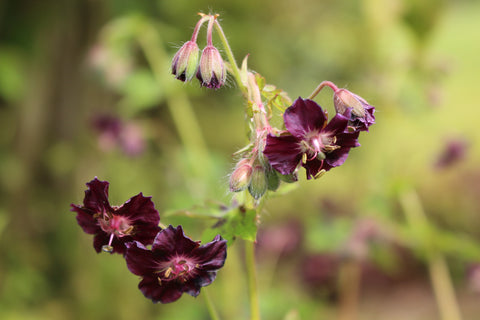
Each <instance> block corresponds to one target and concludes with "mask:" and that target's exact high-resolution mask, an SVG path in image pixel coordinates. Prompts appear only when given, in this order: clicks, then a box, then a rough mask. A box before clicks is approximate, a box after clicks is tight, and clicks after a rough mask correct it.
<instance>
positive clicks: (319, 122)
mask: <svg viewBox="0 0 480 320" xmlns="http://www.w3.org/2000/svg"><path fill="white" fill-rule="evenodd" d="M283 119H284V122H285V127H286V128H287V130H288V132H289V134H286V135H280V136H278V137H277V136H274V135H272V134H269V135H268V136H267V143H266V146H265V150H264V151H263V153H264V154H265V156H266V157H267V158H268V160H269V161H270V164H271V165H272V167H273V168H275V169H276V170H277V171H279V172H280V173H281V174H283V175H289V174H292V173H293V172H295V170H296V168H297V166H298V164H299V163H300V162H301V163H302V166H303V167H304V168H305V169H306V170H307V178H308V179H311V178H312V177H313V178H318V177H319V176H321V175H322V174H323V173H324V172H326V171H328V170H330V169H331V168H333V167H337V166H339V165H341V164H343V163H344V162H345V160H346V159H347V156H348V152H349V151H350V148H353V147H358V146H359V145H360V144H359V143H358V140H357V138H358V135H359V132H358V131H356V132H349V131H348V130H347V126H348V122H349V114H348V110H347V112H346V115H342V114H339V113H337V114H336V115H335V117H333V119H332V120H330V122H328V124H327V115H326V114H325V113H324V111H323V110H322V108H321V107H320V106H319V105H318V104H317V103H316V102H315V101H313V100H309V99H305V100H304V99H302V98H298V99H297V100H295V102H294V103H293V105H292V106H290V107H289V108H288V109H287V110H286V111H285V114H284V115H283Z"/></svg>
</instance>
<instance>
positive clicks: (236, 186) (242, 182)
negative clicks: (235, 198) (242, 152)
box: [230, 159, 253, 192]
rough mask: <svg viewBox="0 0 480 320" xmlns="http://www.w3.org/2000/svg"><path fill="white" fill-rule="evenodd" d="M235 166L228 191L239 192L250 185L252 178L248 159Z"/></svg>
mask: <svg viewBox="0 0 480 320" xmlns="http://www.w3.org/2000/svg"><path fill="white" fill-rule="evenodd" d="M244 160H247V161H244V162H243V164H242V161H243V160H242V161H240V162H239V163H238V164H237V167H236V168H235V170H234V171H233V173H232V175H231V176H230V191H232V192H239V191H242V190H245V189H246V188H247V187H248V185H249V184H250V180H251V178H252V171H253V169H252V166H251V165H250V163H249V160H248V159H244Z"/></svg>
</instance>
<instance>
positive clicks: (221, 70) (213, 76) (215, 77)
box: [197, 45, 227, 89]
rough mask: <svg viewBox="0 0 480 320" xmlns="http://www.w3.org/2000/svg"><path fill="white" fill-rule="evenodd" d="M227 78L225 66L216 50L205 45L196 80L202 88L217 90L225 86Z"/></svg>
mask: <svg viewBox="0 0 480 320" xmlns="http://www.w3.org/2000/svg"><path fill="white" fill-rule="evenodd" d="M226 76H227V73H226V70H225V64H224V62H223V59H222V56H221V55H220V52H219V51H218V49H217V48H215V47H214V46H212V45H207V46H206V47H205V49H203V52H202V56H201V57H200V65H199V68H198V71H197V78H198V80H200V83H201V85H202V86H204V87H207V88H210V89H218V88H220V87H221V86H223V85H224V84H225V78H226Z"/></svg>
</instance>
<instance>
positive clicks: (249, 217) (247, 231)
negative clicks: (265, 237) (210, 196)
mask: <svg viewBox="0 0 480 320" xmlns="http://www.w3.org/2000/svg"><path fill="white" fill-rule="evenodd" d="M217 234H219V235H221V236H222V238H224V239H225V240H227V241H228V244H232V243H233V241H234V240H235V239H236V238H241V239H244V240H248V241H255V239H256V236H257V213H256V211H255V210H254V209H246V208H245V207H243V206H236V207H233V208H231V210H230V211H228V212H227V214H226V215H225V216H224V217H223V218H221V219H219V220H218V222H217V223H215V224H214V225H213V226H212V227H211V228H208V229H207V230H205V231H204V232H203V235H202V241H210V240H212V239H213V238H214V237H215V236H216V235H217Z"/></svg>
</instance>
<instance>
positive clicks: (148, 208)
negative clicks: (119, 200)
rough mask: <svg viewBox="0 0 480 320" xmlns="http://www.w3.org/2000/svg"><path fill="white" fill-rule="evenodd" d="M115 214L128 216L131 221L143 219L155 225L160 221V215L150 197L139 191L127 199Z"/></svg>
mask: <svg viewBox="0 0 480 320" xmlns="http://www.w3.org/2000/svg"><path fill="white" fill-rule="evenodd" d="M115 214H118V215H121V216H125V217H128V218H130V220H133V221H144V222H147V223H153V224H155V225H158V223H159V222H160V215H159V214H158V211H157V209H155V205H154V203H153V202H152V197H144V196H143V194H142V193H141V192H140V193H139V194H137V195H136V196H134V197H132V198H130V199H128V200H127V201H126V202H125V203H124V204H123V205H122V206H121V207H120V208H118V209H117V210H116V212H115Z"/></svg>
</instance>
